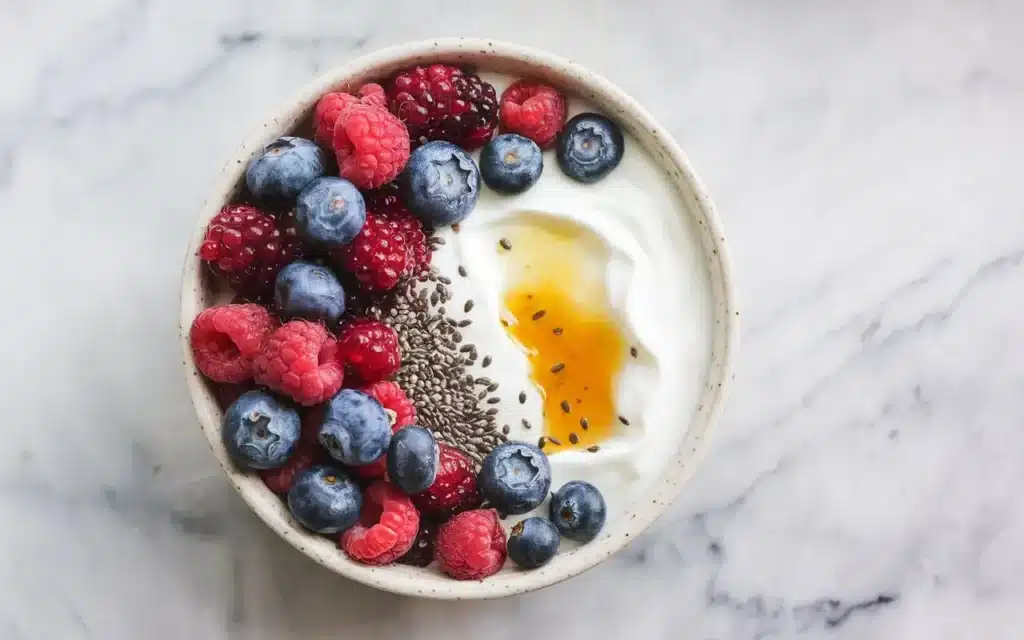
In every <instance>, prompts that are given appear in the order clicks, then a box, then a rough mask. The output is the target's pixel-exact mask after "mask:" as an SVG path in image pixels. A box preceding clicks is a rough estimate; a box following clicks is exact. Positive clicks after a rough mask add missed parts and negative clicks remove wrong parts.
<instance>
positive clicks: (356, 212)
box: [295, 178, 366, 249]
mask: <svg viewBox="0 0 1024 640" xmlns="http://www.w3.org/2000/svg"><path fill="white" fill-rule="evenodd" d="M365 222H366V202H365V201H364V200H363V194H361V193H359V189H356V186H355V185H354V184H352V183H351V182H349V181H348V180H343V179H342V178H317V179H316V180H314V181H313V182H310V183H309V184H308V185H307V186H306V188H305V189H303V190H302V193H300V194H299V199H298V201H297V202H296V204H295V225H296V227H298V230H299V233H300V234H302V237H304V238H305V239H306V240H308V241H309V242H310V243H311V244H314V245H316V246H318V247H320V248H322V249H333V248H335V247H339V246H341V245H343V244H348V243H349V242H352V238H355V237H356V234H358V233H359V230H360V229H362V228H363V223H365Z"/></svg>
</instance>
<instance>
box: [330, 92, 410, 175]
mask: <svg viewBox="0 0 1024 640" xmlns="http://www.w3.org/2000/svg"><path fill="white" fill-rule="evenodd" d="M375 101H376V99H373V100H371V101H370V103H367V102H359V103H356V104H352V105H349V107H348V108H347V109H345V110H343V111H342V112H341V114H340V115H339V116H338V121H337V122H336V123H335V125H334V138H333V140H332V143H331V146H332V147H333V148H334V153H335V156H336V157H337V159H338V170H339V172H340V174H341V177H342V178H346V179H348V180H349V181H351V182H352V184H354V185H356V186H357V187H359V188H360V189H376V188H377V187H379V186H381V185H382V184H386V183H388V182H391V181H392V180H394V179H395V178H396V177H398V174H399V173H401V172H402V169H403V168H405V163H406V162H407V161H408V160H409V132H408V131H407V130H406V128H405V125H404V124H402V123H401V121H400V120H399V119H398V118H396V117H395V116H393V115H392V114H391V113H389V112H388V111H387V110H386V109H383V108H381V107H378V106H375V105H374V104H372V103H373V102H375Z"/></svg>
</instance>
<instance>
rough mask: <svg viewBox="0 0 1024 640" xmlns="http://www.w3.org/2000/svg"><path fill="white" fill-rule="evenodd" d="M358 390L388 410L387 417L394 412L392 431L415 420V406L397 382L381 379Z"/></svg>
mask: <svg viewBox="0 0 1024 640" xmlns="http://www.w3.org/2000/svg"><path fill="white" fill-rule="evenodd" d="M385 326H387V325H385ZM389 328H390V327H389ZM392 331H393V330H392ZM342 348H344V347H342ZM396 348H397V347H396ZM359 390H360V391H362V392H363V393H365V394H366V395H368V396H371V397H373V398H374V399H375V400H376V401H377V402H379V403H380V404H381V406H382V407H384V411H385V412H388V417H389V418H390V417H391V414H394V420H393V422H392V424H391V432H392V433H394V432H396V431H398V430H399V429H401V428H402V427H407V426H409V425H410V424H414V423H415V422H416V406H415V405H413V403H412V400H410V399H409V396H407V395H405V391H402V387H400V386H398V383H397V382H391V381H390V380H382V381H380V382H375V383H373V384H371V385H367V386H364V387H361V388H360V389H359Z"/></svg>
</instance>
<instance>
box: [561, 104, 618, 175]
mask: <svg viewBox="0 0 1024 640" xmlns="http://www.w3.org/2000/svg"><path fill="white" fill-rule="evenodd" d="M625 147H626V143H625V140H623V138H622V130H621V129H619V125H617V124H615V123H614V122H612V121H611V120H609V119H608V118H606V117H604V116H602V115H599V114H596V113H581V114H579V115H578V116H576V117H575V118H573V119H572V120H570V121H569V122H567V123H566V124H565V128H564V129H562V133H560V134H558V144H557V146H556V148H555V149H556V150H555V155H556V157H557V158H558V166H560V167H561V168H562V172H563V173H565V175H567V176H569V177H570V178H572V179H573V180H578V181H579V182H597V181H598V180H600V179H601V178H603V177H605V176H606V175H608V174H609V173H610V172H611V170H612V169H614V168H615V167H617V166H619V161H620V160H622V153H623V151H624V150H625Z"/></svg>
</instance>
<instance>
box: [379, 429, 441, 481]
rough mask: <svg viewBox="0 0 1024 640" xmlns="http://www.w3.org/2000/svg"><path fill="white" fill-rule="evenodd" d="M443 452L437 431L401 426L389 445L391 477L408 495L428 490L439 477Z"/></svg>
mask: <svg viewBox="0 0 1024 640" xmlns="http://www.w3.org/2000/svg"><path fill="white" fill-rule="evenodd" d="M440 455H441V450H440V449H439V448H438V446H437V441H436V440H434V434H432V433H430V431H428V430H427V429H424V428H423V427H417V426H415V425H413V426H408V427H405V428H403V429H399V430H398V432H397V433H396V434H395V435H393V436H391V444H390V445H389V446H388V479H390V480H391V482H392V483H393V484H394V485H395V486H397V487H398V488H399V489H401V490H402V491H404V492H405V493H408V494H413V493H419V492H421V491H426V490H427V489H429V488H430V485H432V484H434V479H435V478H436V477H437V464H438V459H439V456H440Z"/></svg>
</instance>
